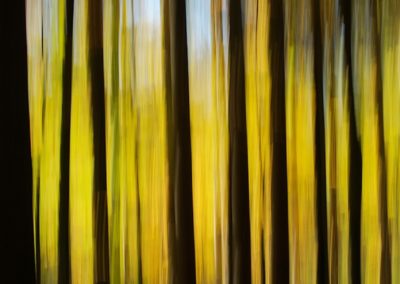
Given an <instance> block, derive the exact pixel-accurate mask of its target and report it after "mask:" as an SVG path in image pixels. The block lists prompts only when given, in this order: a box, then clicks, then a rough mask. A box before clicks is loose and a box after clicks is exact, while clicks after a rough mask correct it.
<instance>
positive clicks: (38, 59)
mask: <svg viewBox="0 0 400 284" xmlns="http://www.w3.org/2000/svg"><path fill="white" fill-rule="evenodd" d="M26 34H27V35H26V37H27V38H26V40H27V52H28V88H29V89H28V90H29V121H30V137H31V141H30V144H31V156H32V172H33V173H32V177H33V182H32V184H33V190H32V193H33V196H32V200H33V233H34V251H35V266H36V280H37V281H39V279H38V277H39V276H40V275H38V273H39V271H38V265H39V264H40V263H38V259H39V262H40V258H39V257H38V255H40V251H37V248H38V245H37V243H38V241H39V240H38V239H37V235H38V227H37V226H38V224H37V218H38V200H37V199H38V194H39V192H40V190H39V181H40V179H39V169H40V152H41V147H42V111H43V110H42V107H43V100H44V99H43V80H44V77H43V55H42V37H43V35H42V0H30V1H26Z"/></svg>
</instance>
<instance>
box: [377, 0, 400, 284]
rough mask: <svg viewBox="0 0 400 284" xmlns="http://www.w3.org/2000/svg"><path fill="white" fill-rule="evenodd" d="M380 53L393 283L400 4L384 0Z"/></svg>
mask: <svg viewBox="0 0 400 284" xmlns="http://www.w3.org/2000/svg"><path fill="white" fill-rule="evenodd" d="M379 5H380V6H379V8H380V13H381V14H380V15H378V16H380V50H381V62H379V64H380V66H381V69H380V70H381V75H382V90H383V102H382V103H383V121H384V124H383V128H384V129H383V130H384V147H385V156H386V180H387V211H388V212H387V215H388V220H387V221H388V227H389V228H388V229H389V231H388V233H389V238H390V239H389V241H390V244H389V245H390V252H391V273H392V283H398V282H399V281H400V261H399V258H400V253H399V251H400V246H399V245H400V206H399V204H400V194H399V189H400V150H399V149H400V82H399V78H400V28H399V24H400V22H399V15H400V14H399V13H400V5H399V3H398V1H393V0H381V1H379Z"/></svg>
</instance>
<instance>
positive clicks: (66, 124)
mask: <svg viewBox="0 0 400 284" xmlns="http://www.w3.org/2000/svg"><path fill="white" fill-rule="evenodd" d="M73 6H74V0H66V7H65V8H66V15H65V20H66V22H65V27H66V28H65V57H64V64H63V85H62V88H63V97H62V120H61V148H60V155H61V157H60V161H61V166H60V176H61V178H60V179H61V180H60V207H59V210H60V211H59V234H58V240H59V248H58V256H59V273H58V283H69V282H70V258H69V154H70V145H69V141H70V121H71V78H72V31H73V27H72V26H73Z"/></svg>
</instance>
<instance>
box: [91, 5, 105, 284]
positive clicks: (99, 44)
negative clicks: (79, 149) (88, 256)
mask: <svg viewBox="0 0 400 284" xmlns="http://www.w3.org/2000/svg"><path fill="white" fill-rule="evenodd" d="M88 11H89V15H88V21H89V23H88V29H89V30H88V36H89V60H90V62H89V66H90V80H91V82H90V83H91V87H92V89H91V90H92V92H91V103H92V122H93V151H94V152H93V155H94V176H93V179H94V193H93V194H94V195H93V203H94V210H95V214H94V218H95V220H94V224H95V227H94V229H95V231H94V232H93V233H94V238H95V252H94V259H95V262H94V265H95V267H94V268H93V269H94V272H95V278H94V279H95V281H96V282H97V283H107V282H109V273H108V265H109V260H108V214H107V183H106V182H107V181H106V146H105V144H106V143H105V139H106V133H105V97H104V72H103V70H104V69H103V41H102V38H103V37H102V35H103V25H102V23H103V22H102V2H101V1H96V0H89V9H88Z"/></svg>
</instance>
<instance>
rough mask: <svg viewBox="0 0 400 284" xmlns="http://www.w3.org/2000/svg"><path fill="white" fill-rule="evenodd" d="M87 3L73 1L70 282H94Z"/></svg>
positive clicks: (86, 1) (92, 167)
mask: <svg viewBox="0 0 400 284" xmlns="http://www.w3.org/2000/svg"><path fill="white" fill-rule="evenodd" d="M88 41H89V30H88V0H75V2H74V30H73V53H72V95H71V130H70V135H71V136H70V199H69V208H70V209H69V210H70V212H69V214H70V216H69V218H70V228H69V229H70V258H71V282H72V283H93V282H94V247H95V246H94V213H93V212H94V206H93V194H94V181H93V174H94V154H93V125H92V123H93V122H92V110H91V96H92V93H91V82H90V69H89V54H88V51H89V42H88Z"/></svg>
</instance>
